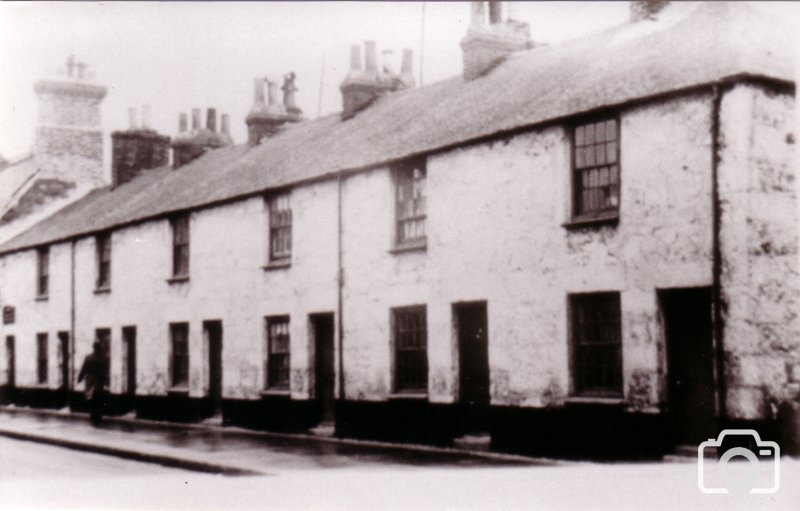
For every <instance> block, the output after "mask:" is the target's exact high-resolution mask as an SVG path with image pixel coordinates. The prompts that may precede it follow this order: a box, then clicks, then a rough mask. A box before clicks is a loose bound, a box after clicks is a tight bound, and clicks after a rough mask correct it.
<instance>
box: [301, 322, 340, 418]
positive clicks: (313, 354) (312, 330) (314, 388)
mask: <svg viewBox="0 0 800 511" xmlns="http://www.w3.org/2000/svg"><path fill="white" fill-rule="evenodd" d="M318 320H323V321H330V352H331V360H330V364H331V371H332V373H333V381H332V382H331V389H330V390H331V394H332V399H331V401H332V402H331V415H332V417H331V419H330V420H331V421H333V422H335V421H336V398H337V396H336V379H337V378H338V377H339V375H338V374H337V372H336V355H337V354H336V314H335V313H334V312H315V313H311V314H309V315H308V332H309V339H310V341H311V342H309V343H308V345H309V346H308V351H309V355H310V362H311V363H310V367H312V368H313V385H311V392H312V396H313V398H314V400H316V401H317V402H318V404H319V410H320V420H321V421H323V420H325V418H324V417H322V413H323V405H322V395H321V394H322V393H321V385H322V382H320V381H319V373H320V367H321V366H320V363H321V362H322V361H321V359H320V358H319V357H318V355H319V343H320V340H319V338H318V337H317V325H318V323H317V321H318Z"/></svg>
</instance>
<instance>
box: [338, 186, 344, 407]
mask: <svg viewBox="0 0 800 511" xmlns="http://www.w3.org/2000/svg"><path fill="white" fill-rule="evenodd" d="M336 186H337V188H338V195H339V197H338V201H337V209H338V211H337V215H338V218H337V221H338V227H337V229H336V235H337V250H338V254H337V273H336V282H337V287H338V296H337V308H338V316H339V318H338V320H339V321H337V324H338V327H339V328H338V333H339V400H341V401H342V402H344V398H345V395H344V325H343V322H342V309H343V304H342V301H343V292H344V267H343V265H342V173H341V171H340V172H339V175H338V176H337V177H336Z"/></svg>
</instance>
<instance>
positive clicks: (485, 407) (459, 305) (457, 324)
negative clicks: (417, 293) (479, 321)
mask: <svg viewBox="0 0 800 511" xmlns="http://www.w3.org/2000/svg"><path fill="white" fill-rule="evenodd" d="M472 307H480V308H482V309H483V315H484V320H485V321H484V330H485V332H484V336H485V348H486V356H485V359H486V396H485V397H486V402H485V403H484V404H482V405H475V406H472V407H470V406H469V403H467V397H466V396H465V395H464V387H465V385H464V368H463V364H462V359H461V357H462V352H463V346H462V341H461V327H462V319H461V314H463V313H464V311H465V310H468V309H469V308H472ZM451 310H452V312H451V314H452V328H453V347H454V350H453V352H454V357H453V358H454V359H455V360H454V366H455V367H456V368H457V371H458V375H457V384H458V391H457V393H456V394H457V395H456V399H457V402H458V403H459V404H460V406H461V407H462V409H463V410H464V426H465V427H466V428H467V429H472V428H473V424H471V422H473V420H472V419H471V418H470V417H471V410H477V414H478V415H480V414H481V413H483V414H485V419H484V420H478V422H486V427H488V417H489V410H490V409H491V406H492V393H491V385H492V374H491V366H490V364H489V362H490V360H489V302H488V301H487V300H469V301H460V302H453V303H452V304H451ZM479 408H480V409H482V411H481V410H479ZM478 429H481V428H478Z"/></svg>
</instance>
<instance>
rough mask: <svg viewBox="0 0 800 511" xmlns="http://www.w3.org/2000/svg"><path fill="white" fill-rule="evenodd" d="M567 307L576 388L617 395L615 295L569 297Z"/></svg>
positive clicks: (619, 379)
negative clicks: (568, 307)
mask: <svg viewBox="0 0 800 511" xmlns="http://www.w3.org/2000/svg"><path fill="white" fill-rule="evenodd" d="M571 308H572V316H573V343H574V357H575V371H576V373H575V385H576V390H577V391H578V392H579V393H581V392H600V393H606V394H614V395H619V394H621V392H622V366H621V357H620V354H621V347H620V345H621V335H620V328H619V324H620V309H619V294H618V293H597V294H592V295H578V296H573V297H572V299H571Z"/></svg>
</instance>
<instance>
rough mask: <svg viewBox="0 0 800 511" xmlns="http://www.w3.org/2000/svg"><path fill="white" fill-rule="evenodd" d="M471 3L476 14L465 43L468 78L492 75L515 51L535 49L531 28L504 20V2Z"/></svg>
mask: <svg viewBox="0 0 800 511" xmlns="http://www.w3.org/2000/svg"><path fill="white" fill-rule="evenodd" d="M486 3H487V2H485V1H484V2H471V8H472V13H471V16H470V26H469V29H468V30H467V35H466V37H464V39H462V40H461V50H462V53H463V58H464V79H465V80H474V79H475V78H478V77H480V76H483V75H485V74H487V73H489V72H490V71H491V70H492V69H494V68H495V67H496V66H497V65H498V64H500V63H501V62H503V60H505V58H506V57H507V56H508V55H510V54H511V53H513V52H515V51H520V50H525V49H528V48H532V47H533V42H532V41H531V35H530V27H529V26H528V24H527V23H523V22H521V21H515V20H511V19H508V20H505V21H503V13H502V7H503V6H502V2H499V1H496V0H494V1H489V2H488V4H489V20H488V23H487V20H486V9H485V5H484V4H486Z"/></svg>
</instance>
